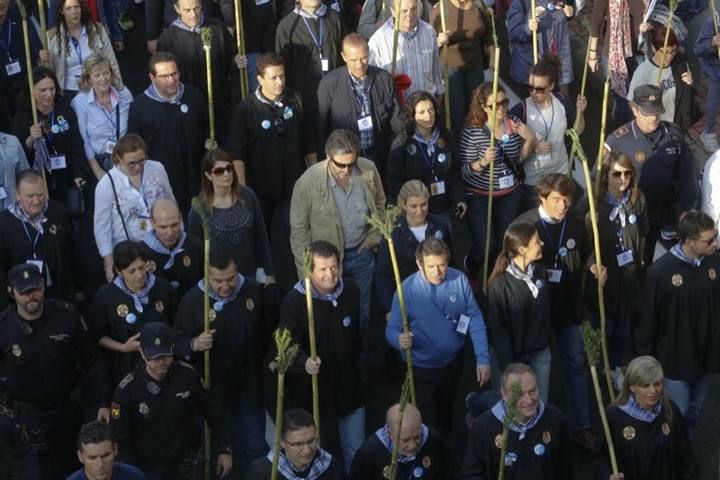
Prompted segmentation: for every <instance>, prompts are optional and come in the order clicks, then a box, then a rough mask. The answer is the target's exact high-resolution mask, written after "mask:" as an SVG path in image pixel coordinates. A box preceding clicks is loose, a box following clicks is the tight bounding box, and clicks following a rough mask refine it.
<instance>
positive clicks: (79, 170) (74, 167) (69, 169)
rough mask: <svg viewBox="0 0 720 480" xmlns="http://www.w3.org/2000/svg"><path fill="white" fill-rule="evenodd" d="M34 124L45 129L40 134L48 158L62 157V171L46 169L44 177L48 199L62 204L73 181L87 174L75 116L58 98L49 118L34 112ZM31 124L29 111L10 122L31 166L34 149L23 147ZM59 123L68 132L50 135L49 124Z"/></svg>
mask: <svg viewBox="0 0 720 480" xmlns="http://www.w3.org/2000/svg"><path fill="white" fill-rule="evenodd" d="M38 121H40V122H41V123H43V124H44V125H45V127H47V128H45V130H46V131H48V132H49V133H46V134H44V137H45V141H46V144H47V149H48V154H49V155H50V156H51V157H54V156H60V155H64V156H65V165H66V167H65V168H58V169H55V170H46V172H45V174H46V178H47V184H48V192H49V193H50V198H52V199H53V200H57V201H59V202H61V203H66V202H67V193H68V190H69V189H70V187H71V186H72V185H73V179H75V178H84V177H86V176H87V174H89V171H90V170H89V166H88V163H87V159H86V158H85V149H84V148H83V139H82V137H81V136H80V130H78V122H77V116H76V115H75V111H74V110H73V109H72V108H70V106H69V105H68V104H67V102H65V101H64V100H62V99H59V100H57V101H56V102H55V109H54V110H53V111H52V112H51V113H50V115H44V114H43V113H42V112H40V111H38ZM32 124H33V117H32V113H31V112H30V110H29V109H27V110H22V111H19V112H17V114H16V115H15V119H14V120H13V128H12V133H13V135H15V136H16V137H18V138H19V139H20V143H22V146H23V148H24V149H25V154H26V155H27V158H28V163H29V164H30V165H32V166H35V149H34V148H27V145H25V139H27V138H28V136H29V135H30V126H31V125H32ZM60 124H62V125H63V126H65V127H68V129H67V130H65V131H61V132H59V133H52V132H50V129H51V128H52V125H58V126H59V125H60ZM48 161H49V160H48Z"/></svg>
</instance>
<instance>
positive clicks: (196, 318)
mask: <svg viewBox="0 0 720 480" xmlns="http://www.w3.org/2000/svg"><path fill="white" fill-rule="evenodd" d="M262 293H263V292H262V287H261V286H260V285H259V284H258V283H257V282H255V281H254V280H251V279H245V283H244V284H243V286H242V287H241V288H240V291H239V292H238V296H237V298H236V299H235V300H233V301H232V302H230V303H227V304H225V305H224V307H223V309H222V310H221V311H216V310H214V309H213V303H214V300H213V299H212V298H211V299H210V309H211V310H210V329H212V330H216V332H215V335H214V340H213V348H212V349H211V350H210V366H211V372H210V393H211V394H213V395H214V396H215V397H216V398H217V399H218V400H219V403H220V406H221V408H222V409H223V410H224V411H228V412H237V410H238V408H240V403H241V402H240V401H241V399H244V400H246V401H249V402H250V403H251V405H252V406H253V407H255V408H256V409H258V410H259V409H260V408H261V386H260V362H259V360H260V355H259V353H258V352H259V350H260V347H261V344H260V342H261V337H260V333H261V330H260V328H261V324H262V322H263V319H264V310H263V300H262ZM175 329H176V331H177V332H178V333H179V337H178V338H177V339H176V340H175V346H176V348H177V352H178V355H180V356H182V357H184V358H185V360H188V361H192V363H193V364H194V365H195V366H196V368H197V369H198V371H203V370H202V366H203V353H202V352H193V351H191V349H190V342H191V340H192V339H193V338H194V337H196V336H197V335H199V334H200V333H202V332H203V330H204V317H203V291H202V290H200V288H199V287H198V286H197V285H196V286H195V287H193V288H192V289H190V290H189V291H188V292H187V293H186V294H185V296H184V297H183V298H182V300H181V301H180V304H179V306H178V313H177V317H176V318H175Z"/></svg>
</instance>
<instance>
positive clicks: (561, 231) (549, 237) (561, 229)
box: [540, 217, 567, 269]
mask: <svg viewBox="0 0 720 480" xmlns="http://www.w3.org/2000/svg"><path fill="white" fill-rule="evenodd" d="M566 222H567V217H565V218H563V221H562V227H561V228H560V239H559V240H558V246H557V247H556V246H555V242H553V239H552V236H551V235H550V231H549V230H548V228H547V224H546V223H545V220H543V219H542V218H541V219H540V223H541V224H542V226H543V230H545V235H547V238H548V243H550V246H551V247H552V248H553V249H554V250H555V263H554V266H553V268H555V269H557V266H558V256H559V255H560V248H561V247H562V244H563V239H564V238H565V223H566Z"/></svg>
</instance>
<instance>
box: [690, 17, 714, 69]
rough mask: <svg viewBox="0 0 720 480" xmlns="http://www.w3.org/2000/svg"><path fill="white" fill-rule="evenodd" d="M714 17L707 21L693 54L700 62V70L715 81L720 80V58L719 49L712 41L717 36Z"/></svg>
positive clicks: (698, 37)
mask: <svg viewBox="0 0 720 480" xmlns="http://www.w3.org/2000/svg"><path fill="white" fill-rule="evenodd" d="M712 22H713V17H712V15H711V16H710V17H709V18H708V19H707V20H705V23H703V26H702V28H701V29H700V33H698V36H697V40H695V45H694V46H693V52H695V55H697V57H698V59H699V60H700V68H702V71H703V73H705V75H707V76H708V77H710V78H712V79H713V80H720V58H719V57H718V50H717V47H713V44H712V39H713V37H714V36H715V26H714V25H713V23H712Z"/></svg>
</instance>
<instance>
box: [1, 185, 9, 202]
mask: <svg viewBox="0 0 720 480" xmlns="http://www.w3.org/2000/svg"><path fill="white" fill-rule="evenodd" d="M7 197H8V195H7V190H5V187H3V186H2V185H0V200H5V199H6V198H7Z"/></svg>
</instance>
